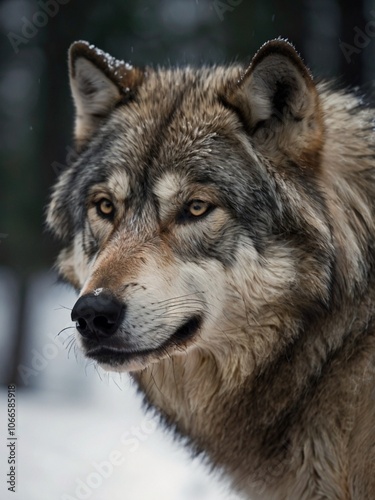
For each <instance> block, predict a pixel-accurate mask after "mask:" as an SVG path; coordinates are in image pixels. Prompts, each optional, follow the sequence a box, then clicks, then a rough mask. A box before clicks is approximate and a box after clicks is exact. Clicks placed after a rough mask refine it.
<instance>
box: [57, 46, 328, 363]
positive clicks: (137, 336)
mask: <svg viewBox="0 0 375 500" xmlns="http://www.w3.org/2000/svg"><path fill="white" fill-rule="evenodd" d="M69 62H70V81H71V89H72V94H73V99H74V103H75V108H76V123H75V140H76V145H77V149H78V152H79V157H78V159H77V160H76V161H75V163H74V164H73V165H71V166H69V167H68V168H67V169H66V171H64V172H63V173H62V175H61V176H60V179H59V180H58V182H57V184H56V186H55V188H54V191H53V194H52V198H51V202H50V205H49V209H48V218H47V220H48V225H49V227H50V228H51V229H52V231H53V232H54V233H55V234H56V235H57V236H58V237H59V238H60V239H61V240H62V241H63V242H64V245H65V247H64V250H63V251H62V253H61V254H60V257H59V260H58V268H59V272H60V273H61V275H62V276H63V277H64V278H65V279H66V280H68V281H69V282H70V283H71V284H72V285H73V286H74V287H75V288H76V289H77V290H79V291H80V297H79V299H78V301H77V303H76V305H75V306H74V309H73V311H72V319H73V320H74V321H76V324H77V331H78V333H77V336H78V338H79V340H80V343H81V345H82V348H83V349H84V351H85V354H86V355H87V356H88V357H90V358H93V359H95V360H97V361H98V362H99V363H101V364H102V365H104V366H105V367H107V368H108V369H115V370H138V369H141V368H144V367H145V366H147V365H149V364H151V363H155V362H159V361H160V360H161V359H163V358H169V357H172V358H173V357H174V356H178V355H189V353H191V352H193V351H197V350H200V351H201V352H206V353H208V354H210V355H214V356H222V357H223V358H226V357H227V356H229V354H230V352H233V350H235V349H246V352H248V353H250V357H253V358H254V361H255V362H256V361H257V359H259V357H262V356H267V355H269V353H270V351H272V350H273V349H274V348H275V347H274V346H275V344H276V340H280V339H279V337H278V336H279V333H278V332H279V329H280V326H281V324H282V323H283V326H285V324H284V323H285V322H288V321H290V322H291V321H292V319H293V318H295V316H296V315H298V314H300V313H301V311H303V309H304V308H306V307H308V305H309V304H311V302H314V303H319V304H325V303H327V301H328V300H329V290H328V289H329V286H328V285H327V282H328V281H329V269H330V265H331V258H330V252H331V247H330V236H329V227H328V226H329V225H328V222H327V219H326V214H325V207H324V201H323V198H322V196H321V195H320V191H319V189H318V185H319V175H320V153H321V148H322V141H323V139H322V137H323V133H322V132H323V127H322V118H321V112H320V104H319V97H318V94H317V91H316V88H315V85H314V83H313V80H312V78H311V76H310V73H309V71H308V70H307V69H306V67H305V66H304V64H303V63H302V61H301V59H300V58H299V56H298V55H297V53H296V52H295V50H294V49H293V47H292V46H291V45H290V44H289V43H288V42H285V41H283V40H274V41H271V42H269V43H267V44H265V45H264V46H263V47H262V48H261V49H260V50H259V52H258V53H257V54H256V55H255V57H254V58H253V61H252V63H251V65H250V66H249V67H248V68H247V69H246V68H242V67H240V66H229V67H207V68H201V69H193V68H190V67H187V68H183V69H152V68H146V69H139V68H134V67H132V66H130V65H128V64H125V63H123V62H121V61H117V60H115V59H114V58H112V57H110V56H108V55H107V54H105V53H103V52H102V51H100V50H98V49H96V48H95V47H93V46H91V45H88V44H87V43H85V42H77V43H75V44H73V46H72V47H71V49H70V58H69ZM285 311H290V314H285ZM292 311H293V312H292ZM291 318H292V319H291ZM286 331H289V332H290V335H292V332H293V329H292V328H290V329H289V330H286ZM279 344H280V342H279Z"/></svg>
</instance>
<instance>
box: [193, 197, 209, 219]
mask: <svg viewBox="0 0 375 500" xmlns="http://www.w3.org/2000/svg"><path fill="white" fill-rule="evenodd" d="M210 207H211V205H210V204H209V203H208V202H207V201H202V200H192V201H191V202H190V203H189V205H188V209H189V213H190V214H191V215H192V216H194V217H201V216H202V215H204V214H205V213H206V212H207V211H208V209H209V208H210Z"/></svg>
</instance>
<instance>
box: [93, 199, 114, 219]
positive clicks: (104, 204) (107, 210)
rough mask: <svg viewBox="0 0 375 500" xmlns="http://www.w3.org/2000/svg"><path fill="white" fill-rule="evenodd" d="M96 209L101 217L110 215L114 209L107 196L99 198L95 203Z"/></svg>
mask: <svg viewBox="0 0 375 500" xmlns="http://www.w3.org/2000/svg"><path fill="white" fill-rule="evenodd" d="M96 209H97V211H98V214H99V215H101V216H102V217H111V216H112V215H113V212H114V210H115V208H114V206H113V203H112V202H111V200H108V198H101V199H100V200H99V201H98V202H97V203H96Z"/></svg>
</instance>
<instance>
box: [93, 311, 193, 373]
mask: <svg viewBox="0 0 375 500" xmlns="http://www.w3.org/2000/svg"><path fill="white" fill-rule="evenodd" d="M201 324H202V316H198V315H196V316H192V317H191V318H189V319H188V320H187V321H185V323H183V324H182V325H181V326H180V327H179V328H178V329H177V330H176V331H175V332H174V334H173V335H172V336H171V337H169V339H167V340H166V341H165V342H164V343H163V344H161V345H160V346H159V347H156V348H155V349H143V350H140V351H126V350H125V349H121V348H119V347H110V346H96V347H94V348H91V349H88V350H87V351H86V353H85V355H86V357H88V358H90V359H94V360H95V361H97V362H98V363H101V364H108V365H112V366H118V365H122V364H124V363H126V362H129V361H132V360H135V359H140V358H142V359H143V360H145V358H147V357H148V356H153V357H155V356H156V357H157V355H163V354H165V353H166V352H167V351H168V350H169V349H171V348H175V347H177V348H178V347H183V346H185V345H186V344H187V342H188V341H189V340H191V339H192V338H193V337H194V335H195V334H196V332H197V331H198V330H199V328H200V326H201Z"/></svg>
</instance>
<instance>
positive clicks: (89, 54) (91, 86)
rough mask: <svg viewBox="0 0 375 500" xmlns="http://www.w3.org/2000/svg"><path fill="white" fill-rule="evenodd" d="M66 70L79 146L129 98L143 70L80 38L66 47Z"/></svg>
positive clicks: (82, 145) (79, 147)
mask: <svg viewBox="0 0 375 500" xmlns="http://www.w3.org/2000/svg"><path fill="white" fill-rule="evenodd" d="M69 73H70V87H71V91H72V95H73V100H74V104H75V107H76V121H75V140H76V144H77V147H78V149H82V147H84V145H85V144H86V142H87V141H88V140H89V139H90V137H91V136H92V134H93V133H94V132H95V131H96V129H97V128H98V126H100V124H101V123H102V122H103V120H105V118H106V117H108V115H109V114H110V112H111V111H112V110H113V109H114V108H115V106H116V105H117V104H118V103H120V102H121V101H123V102H126V100H127V99H129V97H130V96H131V95H132V93H133V92H134V90H135V89H136V88H137V87H138V86H139V85H140V84H141V83H142V80H143V75H144V73H143V71H142V70H141V69H138V68H134V67H133V66H131V65H129V64H126V63H124V62H123V61H118V60H117V59H115V58H114V57H112V56H110V55H109V54H106V53H105V52H103V51H101V50H100V49H97V48H96V47H94V46H93V45H89V44H88V43H87V42H83V41H80V42H75V43H73V45H71V47H70V49H69Z"/></svg>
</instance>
